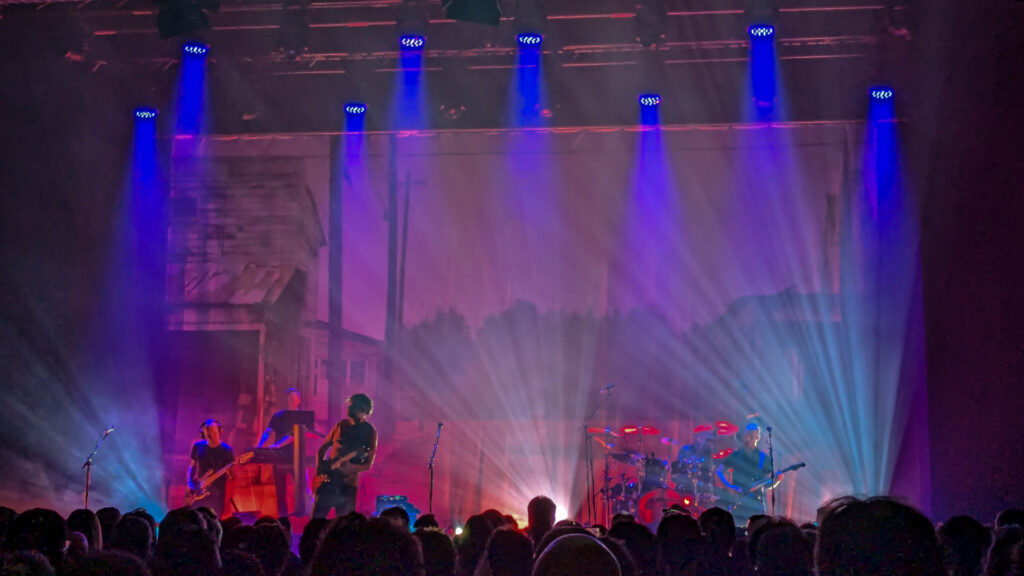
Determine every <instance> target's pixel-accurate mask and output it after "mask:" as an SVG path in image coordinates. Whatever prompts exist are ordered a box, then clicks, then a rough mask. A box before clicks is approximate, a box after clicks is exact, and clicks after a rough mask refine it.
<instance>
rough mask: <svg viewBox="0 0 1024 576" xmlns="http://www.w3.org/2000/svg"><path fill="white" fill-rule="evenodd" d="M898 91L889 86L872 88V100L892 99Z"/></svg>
mask: <svg viewBox="0 0 1024 576" xmlns="http://www.w3.org/2000/svg"><path fill="white" fill-rule="evenodd" d="M895 95H896V93H895V92H894V91H893V89H892V88H889V87H888V86H876V87H874V88H872V89H871V99H872V100H892V99H893V97H894V96H895Z"/></svg>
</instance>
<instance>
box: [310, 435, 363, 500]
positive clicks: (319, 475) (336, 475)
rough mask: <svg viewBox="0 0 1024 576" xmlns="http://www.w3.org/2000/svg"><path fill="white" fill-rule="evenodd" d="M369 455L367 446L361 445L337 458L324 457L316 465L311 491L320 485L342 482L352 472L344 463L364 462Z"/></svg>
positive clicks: (317, 488) (316, 489)
mask: <svg viewBox="0 0 1024 576" xmlns="http://www.w3.org/2000/svg"><path fill="white" fill-rule="evenodd" d="M369 456H370V448H369V446H363V447H362V448H361V449H359V450H353V451H352V452H349V453H348V454H344V455H342V456H339V457H337V458H324V460H323V461H322V462H320V463H319V464H317V466H316V476H315V477H314V478H313V492H316V491H318V490H319V489H320V487H321V486H325V485H327V484H332V483H335V482H344V481H345V480H346V479H348V478H349V477H350V476H351V475H352V472H349V471H348V470H347V469H346V467H345V464H348V463H355V462H358V461H362V462H365V461H366V458H368V457H369ZM354 461H355V462H354Z"/></svg>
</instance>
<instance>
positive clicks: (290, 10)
mask: <svg viewBox="0 0 1024 576" xmlns="http://www.w3.org/2000/svg"><path fill="white" fill-rule="evenodd" d="M307 12H308V11H307V10H306V7H305V6H304V5H302V4H301V3H297V4H294V5H289V4H285V5H284V7H283V8H282V9H281V23H280V24H279V25H278V47H279V48H280V49H281V52H283V53H284V55H285V56H287V57H288V58H291V59H295V58H298V57H299V56H300V55H301V54H302V53H304V52H306V50H308V49H309V15H308V13H307Z"/></svg>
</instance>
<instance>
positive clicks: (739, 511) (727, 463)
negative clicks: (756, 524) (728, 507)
mask: <svg viewBox="0 0 1024 576" xmlns="http://www.w3.org/2000/svg"><path fill="white" fill-rule="evenodd" d="M740 440H741V441H742V443H743V447H742V448H740V449H739V450H737V451H735V452H733V453H732V454H729V455H728V456H726V458H725V459H724V460H723V461H722V463H721V464H719V466H718V470H717V471H716V474H717V475H718V479H719V480H721V481H722V484H724V485H725V487H726V488H728V489H729V491H730V492H731V494H730V495H729V497H728V498H723V500H731V501H732V504H733V505H732V515H733V518H734V519H735V520H736V523H737V524H738V525H740V526H742V525H745V524H746V522H747V520H748V519H749V518H750V517H751V516H753V515H755V514H764V513H765V507H764V491H765V489H771V488H774V487H775V486H770V487H769V486H765V487H762V488H758V489H756V490H753V491H751V490H750V487H751V486H753V485H754V484H756V483H758V482H759V481H761V480H764V479H765V478H768V477H769V475H770V474H771V467H770V466H769V462H768V455H767V454H765V453H764V452H762V451H760V450H758V448H757V443H758V442H760V441H761V427H760V426H758V424H757V422H748V423H747V425H746V427H745V428H744V429H743V432H742V436H741V437H740ZM726 470H732V480H731V481H730V480H729V479H728V478H726V475H725V471H726ZM780 479H781V476H779V477H778V478H776V482H775V485H778V483H779V480H780Z"/></svg>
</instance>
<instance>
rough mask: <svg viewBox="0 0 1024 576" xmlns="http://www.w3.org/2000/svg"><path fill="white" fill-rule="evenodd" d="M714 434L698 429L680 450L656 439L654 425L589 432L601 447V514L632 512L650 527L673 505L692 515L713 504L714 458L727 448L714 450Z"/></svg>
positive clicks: (664, 439) (672, 442)
mask: <svg viewBox="0 0 1024 576" xmlns="http://www.w3.org/2000/svg"><path fill="white" fill-rule="evenodd" d="M713 430H714V429H713V428H712V427H711V426H700V427H697V428H696V429H695V430H694V436H693V442H692V443H690V444H687V445H685V446H681V447H680V446H679V442H678V441H677V440H674V439H672V438H669V437H661V438H660V440H659V439H657V437H658V436H661V431H660V430H658V428H656V427H654V426H648V425H628V426H620V427H589V428H587V433H588V435H589V436H590V437H591V438H593V439H594V440H595V441H596V442H597V443H598V444H600V445H601V446H602V447H603V448H604V449H605V458H604V472H605V473H604V487H603V488H601V489H600V490H599V491H598V493H599V494H600V495H601V499H602V501H603V502H604V505H605V512H606V513H607V514H608V515H609V516H610V515H612V514H620V513H625V514H632V515H633V516H634V517H636V519H637V520H638V521H640V522H643V523H645V524H654V523H656V522H658V520H659V519H660V518H661V515H662V512H663V511H664V510H665V509H667V508H670V507H672V506H673V505H678V506H681V507H683V508H685V509H688V510H691V511H693V512H695V513H699V512H700V511H703V510H704V509H707V508H710V507H711V506H713V505H715V502H716V501H717V497H716V495H715V486H714V478H715V476H714V471H715V467H716V466H717V462H715V460H717V459H718V458H722V457H724V454H727V453H728V452H729V451H731V450H728V449H726V450H719V451H716V450H715V441H716V439H717V438H718V435H716V434H714V433H713ZM723 439H724V438H723ZM645 444H646V447H645ZM659 450H660V451H662V452H667V457H666V458H659V457H658V456H657V455H656V453H657V452H658V451H659ZM674 450H676V457H675V458H672V452H673V451H674ZM613 469H614V471H615V473H614V474H613V473H612V471H613Z"/></svg>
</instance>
